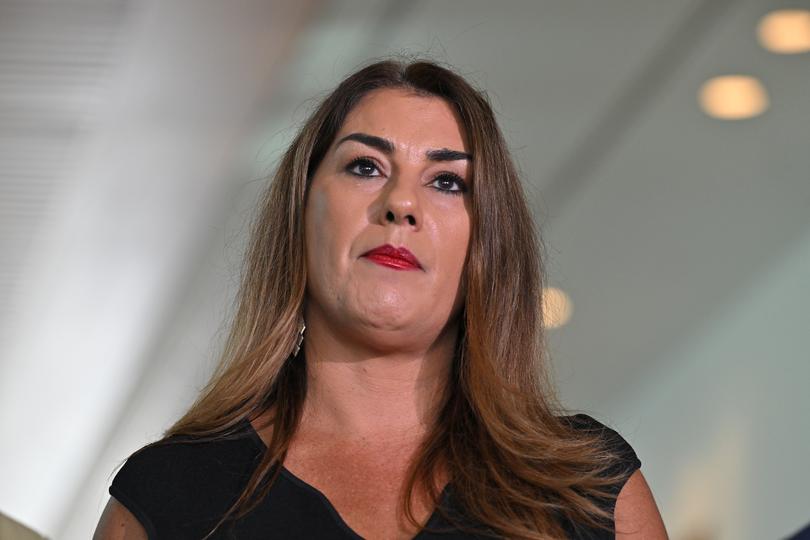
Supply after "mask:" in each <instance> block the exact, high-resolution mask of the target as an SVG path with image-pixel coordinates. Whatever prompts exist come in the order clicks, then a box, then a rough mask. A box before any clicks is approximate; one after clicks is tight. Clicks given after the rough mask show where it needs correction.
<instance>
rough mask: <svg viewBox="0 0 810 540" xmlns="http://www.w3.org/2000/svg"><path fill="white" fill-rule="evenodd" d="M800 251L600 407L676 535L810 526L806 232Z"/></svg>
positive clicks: (766, 532) (751, 535) (773, 534)
mask: <svg viewBox="0 0 810 540" xmlns="http://www.w3.org/2000/svg"><path fill="white" fill-rule="evenodd" d="M793 248H794V249H793V250H792V251H791V252H790V253H788V254H786V256H785V257H783V258H782V259H780V260H778V261H776V262H775V263H774V264H773V265H772V266H771V270H770V271H769V272H768V273H767V274H765V275H762V276H760V277H759V279H758V280H757V281H756V282H755V283H752V284H751V286H750V288H749V293H748V294H740V295H739V296H738V297H737V298H736V300H735V301H734V302H733V303H730V304H729V305H728V306H727V309H726V311H725V313H724V314H723V315H722V316H720V317H717V318H715V319H713V321H714V322H713V324H712V325H711V326H706V327H704V328H703V329H702V333H701V335H694V336H690V337H688V338H685V339H684V340H683V342H682V347H681V348H680V349H678V350H674V351H672V352H671V353H670V354H669V355H668V361H667V362H665V363H664V364H663V365H666V366H667V367H666V368H665V369H663V370H661V371H660V372H659V373H658V374H657V376H656V377H655V378H653V379H651V380H649V381H648V382H647V383H646V384H645V386H644V387H643V388H637V389H636V393H635V395H628V394H627V393H626V392H624V393H623V395H622V396H621V398H622V399H621V402H618V401H619V400H617V402H616V403H614V404H613V406H612V407H609V408H606V409H604V410H606V411H609V413H608V414H607V415H606V416H607V420H612V421H614V425H615V426H616V427H617V429H619V431H620V432H621V433H622V434H623V435H624V436H625V438H626V439H628V441H630V442H631V444H632V445H633V446H634V448H635V449H636V451H637V453H638V454H639V457H640V459H641V461H642V471H643V472H644V475H645V476H646V477H647V480H648V483H649V484H650V486H651V487H652V489H653V493H654V494H655V496H656V500H657V501H658V503H659V507H660V508H661V509H662V514H663V516H664V520H665V523H666V524H667V528H668V531H669V533H670V536H671V537H672V538H673V539H679V538H698V537H700V538H716V539H720V540H725V539H729V540H731V539H734V540H746V539H752V540H753V539H760V538H784V537H785V536H787V535H789V534H791V533H794V532H796V531H797V530H798V529H800V528H801V526H802V525H804V524H807V523H808V522H810V489H808V485H810V467H809V466H808V463H807V460H808V456H810V430H808V427H810V393H809V392H808V384H810V315H808V308H810V231H807V232H806V234H805V235H804V237H803V241H802V242H798V243H797V244H795V245H794V246H793ZM665 308H666V306H662V309H665Z"/></svg>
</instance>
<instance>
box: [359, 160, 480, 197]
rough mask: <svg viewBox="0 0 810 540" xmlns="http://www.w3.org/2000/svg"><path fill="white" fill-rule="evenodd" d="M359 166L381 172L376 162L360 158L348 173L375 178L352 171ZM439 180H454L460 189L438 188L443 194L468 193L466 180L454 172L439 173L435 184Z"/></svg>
mask: <svg viewBox="0 0 810 540" xmlns="http://www.w3.org/2000/svg"><path fill="white" fill-rule="evenodd" d="M358 165H365V166H371V167H374V168H375V169H377V170H378V171H379V167H377V164H376V163H375V162H374V160H372V159H371V158H369V157H359V158H355V159H353V160H352V161H351V162H350V163H349V164H348V165H346V172H348V173H349V174H353V175H354V176H359V177H361V178H373V177H371V176H367V175H365V174H358V173H356V172H354V171H352V169H354V168H355V167H357V166H358ZM439 179H449V180H453V181H454V182H456V184H458V186H459V189H455V190H454V189H441V188H436V189H437V190H438V191H441V192H442V193H446V194H448V195H463V194H464V193H466V192H467V184H465V183H464V180H463V179H462V178H461V177H460V176H459V175H457V174H456V173H452V172H449V171H445V172H442V173H439V174H437V175H436V177H435V178H433V182H435V181H436V180H439Z"/></svg>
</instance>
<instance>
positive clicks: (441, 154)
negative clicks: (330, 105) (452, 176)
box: [335, 133, 472, 161]
mask: <svg viewBox="0 0 810 540" xmlns="http://www.w3.org/2000/svg"><path fill="white" fill-rule="evenodd" d="M346 141H357V142H359V143H362V144H365V145H367V146H371V147H372V148H376V149H377V150H379V151H381V152H383V153H384V154H386V155H389V156H390V155H391V154H393V153H394V143H392V142H391V141H389V140H388V139H383V138H382V137H377V136H376V135H369V134H368V133H350V134H348V135H346V136H345V137H343V138H342V139H340V140H339V141H338V143H337V144H336V145H335V147H337V146H340V145H341V144H342V143H344V142H346ZM425 157H426V158H428V159H429V160H430V161H456V160H459V159H465V160H467V161H471V160H472V156H471V155H470V154H468V153H466V152H460V151H458V150H449V149H447V148H441V149H439V150H428V151H427V152H425Z"/></svg>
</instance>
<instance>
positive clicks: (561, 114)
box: [0, 0, 810, 540]
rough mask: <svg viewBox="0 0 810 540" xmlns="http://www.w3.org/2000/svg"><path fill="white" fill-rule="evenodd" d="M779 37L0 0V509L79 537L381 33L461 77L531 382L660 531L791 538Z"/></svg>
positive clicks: (787, 37)
mask: <svg viewBox="0 0 810 540" xmlns="http://www.w3.org/2000/svg"><path fill="white" fill-rule="evenodd" d="M809 50H810V2H808V1H799V0H784V1H776V0H773V1H769V0H735V1H732V0H654V1H653V0H601V1H597V0H589V1H585V0H565V1H561V0H558V1H553V0H543V1H539V0H524V1H514V0H513V1H500V2H494V1H485V0H469V1H463V0H454V1H449V0H448V1H438V0H436V1H427V0H422V1H403V0H386V1H371V0H356V1H352V0H335V1H325V0H305V1H302V0H295V1H280V0H264V1H263V0H222V1H219V2H214V1H210V0H140V1H136V0H130V1H124V0H104V1H102V0H54V1H41V0H33V1H29V0H19V1H8V0H0V437H2V439H1V440H0V513H2V514H5V515H6V516H8V517H9V518H11V519H13V520H14V521H16V522H19V523H21V524H25V525H26V526H28V527H30V528H32V529H34V530H35V531H37V532H39V533H41V534H43V535H46V536H48V537H51V538H58V539H77V540H78V539H86V538H89V537H90V536H91V535H92V531H93V530H94V528H95V525H96V523H97V521H98V518H99V516H100V514H101V511H102V509H103V507H104V505H105V504H106V501H107V498H108V495H107V487H108V486H109V483H110V481H111V479H112V477H113V475H114V473H115V471H116V470H117V469H116V467H117V466H118V465H120V464H121V462H122V461H123V460H124V459H125V458H126V457H127V456H128V455H129V454H130V453H132V452H133V451H134V450H136V449H137V448H139V447H140V446H142V445H143V444H145V443H147V442H150V441H152V440H154V439H156V438H158V437H159V436H160V435H161V433H162V431H163V430H164V429H166V428H167V427H168V426H169V425H170V424H171V423H172V422H173V420H175V419H176V418H178V416H179V415H180V414H181V413H182V412H183V411H184V410H185V409H186V408H187V407H188V406H189V405H190V404H191V402H192V400H193V398H194V397H195V395H196V393H197V392H198V390H199V389H200V387H201V385H202V384H203V383H204V382H205V381H206V379H207V377H208V375H209V373H210V372H211V370H212V368H213V365H214V362H215V359H216V357H217V353H218V351H219V347H220V345H221V342H222V338H223V337H224V334H225V332H226V330H227V328H226V326H225V323H226V321H227V316H228V314H229V312H230V311H229V310H230V309H231V302H232V299H233V296H234V293H235V286H236V279H237V277H238V270H239V263H240V256H241V250H242V248H243V246H244V241H245V234H246V231H247V227H248V224H249V220H250V218H251V216H252V210H253V208H254V204H255V202H256V199H257V196H258V194H259V193H260V191H261V190H262V189H263V187H264V186H265V185H266V182H267V180H266V177H267V175H268V174H269V173H271V172H272V170H273V168H274V166H275V164H276V162H277V160H278V158H279V157H280V152H281V151H282V149H283V148H284V147H285V145H286V144H288V142H289V141H290V140H291V137H292V135H293V133H294V132H295V129H296V128H297V127H298V126H299V125H300V124H301V122H302V121H303V120H304V118H305V117H306V115H307V114H308V112H309V111H310V110H311V108H312V106H313V104H314V103H315V101H316V100H317V99H318V98H320V97H323V96H324V93H325V92H326V91H328V90H329V89H330V88H332V87H333V85H334V84H335V83H336V82H337V81H339V80H340V79H341V78H343V77H344V76H345V75H347V74H348V73H349V72H351V71H353V70H354V69H356V68H358V67H360V66H361V65H362V64H364V63H366V62H368V61H370V60H372V59H375V58H378V57H382V56H387V55H390V54H395V53H399V54H409V55H417V56H418V55H426V56H428V57H430V58H432V59H435V60H439V61H442V62H448V63H449V64H451V65H452V66H454V67H455V68H456V69H458V70H459V71H460V72H461V73H462V74H464V75H465V76H466V77H468V78H469V79H470V80H471V81H473V82H474V83H476V84H477V85H478V86H479V87H480V88H482V89H484V90H486V91H487V93H488V95H489V97H490V99H491V101H492V103H493V106H494V108H495V109H496V111H497V114H498V117H499V120H500V122H501V125H502V127H503V130H504V133H505V136H506V138H507V140H508V142H509V144H510V147H511V149H512V151H513V153H514V157H515V159H516V161H517V162H518V164H519V167H520V170H521V171H522V178H523V181H524V185H525V188H526V194H527V197H528V200H529V203H530V204H531V205H532V209H533V211H534V214H535V217H536V221H537V225H538V228H539V230H540V231H541V234H542V235H543V238H544V241H545V243H546V248H547V253H548V259H547V261H546V264H547V270H548V274H549V286H550V289H549V290H548V291H547V294H546V297H547V298H548V299H549V302H548V304H547V305H546V310H547V317H548V320H549V330H548V332H549V336H550V338H549V339H550V349H551V354H552V359H553V367H554V376H555V379H556V381H557V384H558V386H559V388H560V394H561V397H562V400H563V402H564V404H566V405H567V406H568V407H570V408H572V409H575V410H577V411H580V412H585V413H588V414H591V415H592V416H594V417H595V418H597V419H598V420H600V421H602V422H604V423H606V424H608V425H610V426H612V427H614V428H615V429H616V430H617V431H619V432H620V433H621V434H622V435H623V436H624V437H625V438H626V439H627V440H628V441H629V442H630V443H631V445H632V446H633V447H634V448H635V450H636V452H637V454H638V456H639V458H640V459H641V462H642V471H643V473H644V475H645V476H646V478H647V481H648V483H649V484H650V486H651V488H652V491H653V493H654V495H655V498H656V501H657V503H658V506H659V508H660V510H661V513H662V516H663V518H664V521H665V523H666V526H667V529H668V531H669V534H670V537H671V538H673V539H674V540H708V539H723V540H725V539H729V540H730V539H734V540H748V539H751V540H754V539H769V538H785V537H787V536H789V535H791V534H793V533H795V532H796V531H798V530H799V529H801V528H802V527H803V526H805V525H806V524H807V523H808V522H810V490H808V487H807V486H808V485H810V466H808V461H807V458H808V456H810V429H808V427H810V426H809V425H808V424H810V391H808V382H809V381H810V316H809V315H808V313H807V311H808V306H810V52H808V51H809ZM552 300H553V301H552ZM10 527H11V526H9V528H8V529H0V531H3V530H6V531H10V530H11V528H10ZM11 534H12V533H10V532H7V533H6V535H8V538H12V536H11ZM3 537H4V538H6V536H3ZM14 538H18V537H17V536H14ZM19 538H22V536H20V537H19Z"/></svg>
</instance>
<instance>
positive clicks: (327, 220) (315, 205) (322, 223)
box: [306, 190, 362, 277]
mask: <svg viewBox="0 0 810 540" xmlns="http://www.w3.org/2000/svg"><path fill="white" fill-rule="evenodd" d="M337 195H338V194H336V193H333V192H330V191H329V190H313V191H312V192H311V193H310V198H309V201H308V204H307V211H306V230H307V259H308V270H310V271H312V272H315V273H318V274H327V277H335V276H338V275H341V274H342V273H343V272H344V271H345V269H346V265H347V264H348V263H349V262H350V261H349V258H350V255H351V253H350V250H351V248H352V239H353V238H354V237H355V236H356V233H357V229H358V219H359V217H358V215H360V216H362V214H358V212H355V211H354V210H353V205H352V204H351V201H350V200H349V198H348V197H346V196H337Z"/></svg>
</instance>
